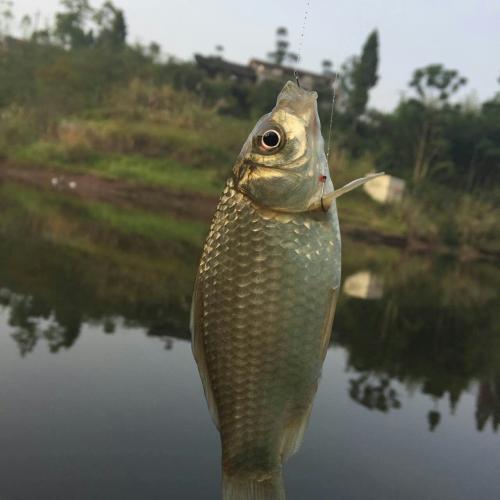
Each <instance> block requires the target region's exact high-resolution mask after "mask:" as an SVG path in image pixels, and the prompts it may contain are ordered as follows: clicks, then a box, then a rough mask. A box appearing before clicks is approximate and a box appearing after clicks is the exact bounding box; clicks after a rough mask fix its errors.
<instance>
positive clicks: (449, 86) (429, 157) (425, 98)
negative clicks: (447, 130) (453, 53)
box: [409, 64, 467, 183]
mask: <svg viewBox="0 0 500 500" xmlns="http://www.w3.org/2000/svg"><path fill="white" fill-rule="evenodd" d="M466 82H467V79H466V78H464V77H462V76H460V75H459V73H458V71H456V70H452V69H446V68H445V67H444V66H443V65H442V64H430V65H428V66H426V67H424V68H418V69H416V70H415V71H414V73H413V77H412V79H411V81H410V83H409V86H410V87H411V88H413V89H415V91H416V93H417V100H416V101H417V103H418V104H419V105H420V106H419V107H420V110H421V112H420V113H419V120H418V122H416V123H418V129H419V130H418V133H417V134H416V135H415V138H416V144H415V160H414V166H413V181H414V182H415V183H418V182H421V181H423V180H424V179H425V178H426V177H427V176H428V174H429V173H430V171H431V170H434V171H435V170H436V169H437V168H438V167H439V168H440V169H442V168H443V167H444V168H448V167H449V166H450V162H445V163H442V162H441V163H440V164H438V163H437V159H438V157H439V156H440V154H441V153H442V152H443V150H444V148H447V147H448V141H447V140H446V137H445V135H444V134H443V130H442V118H443V117H444V114H443V112H440V111H441V110H442V108H444V107H445V106H448V103H449V98H450V97H451V96H452V95H453V94H455V93H456V92H457V91H458V90H459V89H460V87H462V86H463V85H465V84H466Z"/></svg>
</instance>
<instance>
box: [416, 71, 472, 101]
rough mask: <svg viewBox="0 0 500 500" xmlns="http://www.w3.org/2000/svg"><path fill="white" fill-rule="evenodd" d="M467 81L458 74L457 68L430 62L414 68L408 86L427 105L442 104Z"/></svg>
mask: <svg viewBox="0 0 500 500" xmlns="http://www.w3.org/2000/svg"><path fill="white" fill-rule="evenodd" d="M466 83H467V78H465V77H463V76H460V75H459V73H458V71H457V70H454V69H446V68H445V67H444V66H443V65H442V64H430V65H428V66H426V67H424V68H419V69H416V70H415V71H414V73H413V77H412V79H411V81H410V83H409V86H410V87H411V88H413V89H415V91H416V93H417V96H418V99H419V100H420V101H422V102H423V103H424V104H425V105H427V106H436V105H438V106H439V105H443V104H445V103H446V102H448V100H449V98H450V97H451V96H452V95H453V94H455V93H456V92H457V91H458V90H459V89H460V87H462V86H463V85H465V84H466Z"/></svg>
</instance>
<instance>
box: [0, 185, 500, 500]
mask: <svg viewBox="0 0 500 500" xmlns="http://www.w3.org/2000/svg"><path fill="white" fill-rule="evenodd" d="M94 208H95V207H94ZM96 213H97V212H96V211H95V210H93V211H92V213H90V212H89V211H88V210H87V209H86V208H85V207H84V206H83V205H82V206H78V204H75V203H74V202H71V203H70V202H66V201H64V200H61V199H56V197H51V196H48V195H44V194H41V193H38V192H34V191H33V192H31V191H28V190H26V189H25V188H23V189H20V188H19V189H18V188H16V187H12V186H9V187H5V186H4V187H2V188H1V192H0V450H1V453H0V499H2V500H30V499H37V500H40V499H50V500H57V499H61V500H62V499H68V498H71V499H103V500H114V499H116V500H123V499H174V500H177V499H178V500H183V499H197V500H201V499H207V500H209V499H217V498H220V486H219V476H220V466H219V453H220V448H219V442H218V434H217V432H216V430H215V428H214V426H213V424H212V422H211V420H210V417H209V414H208V410H207V408H206V404H205V400H204V397H203V392H202V388H201V383H200V380H199V377H198V373H197V369H196V365H195V363H194V360H193V358H192V355H191V348H190V344H189V333H188V330H187V320H188V313H189V303H190V293H191V286H192V279H193V276H194V271H195V267H196V260H197V256H198V254H199V251H200V248H199V244H198V243H196V241H198V240H197V238H198V236H193V234H191V233H189V231H188V230H189V223H188V222H185V221H184V222H179V224H183V231H181V232H180V233H179V231H177V232H176V233H175V234H177V235H178V234H181V236H179V237H178V238H177V239H174V238H172V237H169V235H168V234H161V235H159V236H158V237H155V235H145V234H139V233H138V232H137V231H135V232H134V230H131V229H130V227H131V226H130V225H129V226H128V227H127V228H124V227H120V224H119V223H117V222H116V220H117V219H116V218H110V217H109V214H106V216H103V215H102V214H103V212H102V211H101V212H99V213H100V215H99V216H96V215H95V214H96ZM341 213H342V212H341ZM89 214H90V215H89ZM92 214H93V215H92ZM91 215H92V217H91ZM122 219H123V217H122ZM131 219H132V216H130V218H129V220H131ZM169 224H171V221H170V222H169ZM193 231H194V232H195V230H194V229H193ZM182 234H189V236H186V237H183V236H182ZM343 275H344V285H343V290H342V295H341V297H340V301H339V305H338V308H337V316H336V319H335V326H334V332H333V341H332V344H331V346H330V349H329V351H328V354H327V358H326V362H325V366H324V371H323V376H322V381H321V384H320V388H319V391H318V394H317V397H316V401H315V405H314V410H313V414H312V417H311V420H310V424H309V428H308V431H307V433H306V437H305V440H304V444H303V446H302V448H301V450H300V451H299V453H298V454H297V455H295V456H294V457H293V458H292V459H291V460H290V461H289V462H288V464H287V465H286V466H285V481H286V487H287V499H288V500H294V499H295V500H299V499H301V500H303V499H306V498H307V499H342V500H349V499H360V500H361V499H384V500H386V499H403V498H404V499H405V500H408V499H415V500H417V499H418V500H421V499H436V500H438V499H439V500H444V499H464V500H465V499H470V498H477V499H481V500H489V499H491V500H493V499H497V498H499V496H500V473H499V470H500V434H499V433H498V429H499V427H500V330H499V328H498V325H499V322H500V308H499V307H498V288H499V285H500V270H499V268H498V265H495V264H484V263H481V264H480V263H468V264H462V263H458V262H455V261H453V260H443V259H440V260H436V259H434V260H431V259H427V258H423V257H416V256H412V255H405V254H402V253H400V252H399V251H396V250H392V249H388V248H384V247H381V246H379V247H370V246H367V245H364V244H362V243H360V242H353V241H348V240H345V241H344V264H343Z"/></svg>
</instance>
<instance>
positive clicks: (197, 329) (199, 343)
mask: <svg viewBox="0 0 500 500" xmlns="http://www.w3.org/2000/svg"><path fill="white" fill-rule="evenodd" d="M202 285H203V283H202V279H201V278H200V276H199V275H198V276H197V277H196V281H195V284H194V291H193V301H192V302H191V314H190V319H189V329H190V330H191V348H192V350H193V355H194V359H195V360H196V364H197V365H198V371H199V372H200V378H201V382H202V384H203V391H204V392H205V398H206V400H207V403H208V409H209V411H210V415H211V416H212V420H213V421H214V423H215V426H216V427H217V428H219V417H218V413H217V406H216V404H215V398H214V393H213V390H212V385H211V383H210V377H209V374H208V367H207V362H206V356H205V346H204V342H203V339H204V331H203V296H202V293H201V291H202Z"/></svg>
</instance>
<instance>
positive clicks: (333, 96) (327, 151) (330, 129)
mask: <svg viewBox="0 0 500 500" xmlns="http://www.w3.org/2000/svg"><path fill="white" fill-rule="evenodd" d="M337 77H338V73H334V74H333V80H332V107H331V109H330V125H329V127H328V146H327V148H326V159H327V161H328V160H329V159H330V148H331V145H332V127H333V110H334V108H335V98H336V97H337V93H336V92H335V85H336V83H337Z"/></svg>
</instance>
